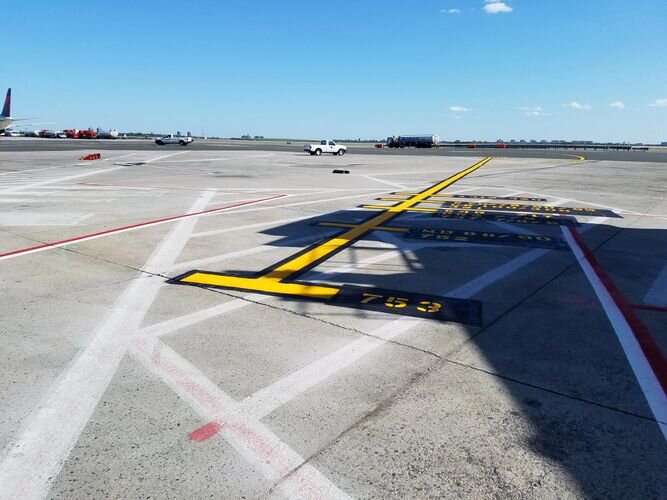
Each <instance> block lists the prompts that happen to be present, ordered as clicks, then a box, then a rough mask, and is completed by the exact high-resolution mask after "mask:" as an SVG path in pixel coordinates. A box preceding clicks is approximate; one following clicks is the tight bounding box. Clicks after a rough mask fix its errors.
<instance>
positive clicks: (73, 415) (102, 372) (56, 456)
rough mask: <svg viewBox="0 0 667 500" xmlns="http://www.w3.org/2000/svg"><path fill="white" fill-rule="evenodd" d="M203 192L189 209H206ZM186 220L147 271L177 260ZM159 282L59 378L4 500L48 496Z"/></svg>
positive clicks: (9, 456) (33, 419)
mask: <svg viewBox="0 0 667 500" xmlns="http://www.w3.org/2000/svg"><path fill="white" fill-rule="evenodd" d="M212 195H213V193H212V192H206V193H204V194H203V195H202V196H201V197H200V198H199V199H197V201H196V202H195V203H194V204H193V206H192V207H191V208H190V211H192V212H198V211H201V210H203V209H204V207H206V204H207V203H208V201H209V200H210V199H211V197H212ZM196 221H197V219H196V218H190V219H183V220H181V221H180V222H179V223H178V224H177V225H176V226H174V227H173V228H172V230H171V232H170V233H169V234H168V235H167V237H166V238H165V239H164V240H162V242H161V243H160V244H159V245H158V247H157V248H156V249H155V251H154V252H153V253H152V255H151V256H150V258H149V259H148V261H147V262H146V265H145V267H144V269H145V270H146V271H147V272H164V271H165V270H166V269H168V268H169V266H170V265H172V264H173V262H174V261H175V260H176V258H177V257H178V255H179V254H180V252H181V251H182V249H183V247H184V246H185V244H186V242H187V241H188V238H189V236H190V234H191V233H192V229H193V228H194V225H195V224H196ZM161 284H162V279H161V278H156V277H146V276H141V277H139V278H137V279H135V280H134V281H133V282H132V284H130V286H128V287H127V288H126V289H125V291H124V292H123V293H122V294H121V296H120V297H119V298H118V299H117V300H116V302H115V303H114V305H113V307H112V309H111V311H110V313H109V314H108V315H107V317H106V319H105V321H104V322H103V323H102V324H101V326H100V327H99V328H98V330H97V331H96V332H95V334H94V335H93V337H92V339H91V340H90V343H89V344H88V347H86V349H85V350H83V351H82V352H81V353H80V354H79V355H78V356H77V357H76V358H75V359H74V360H73V361H72V362H71V363H70V364H69V365H68V367H67V368H66V369H65V370H64V371H63V372H62V373H61V375H60V376H59V377H58V379H57V380H56V382H55V383H54V385H53V387H51V389H49V391H48V392H47V394H46V396H45V397H44V400H43V401H42V403H41V404H40V405H39V407H38V408H37V409H36V410H35V411H34V412H33V413H32V414H31V415H30V416H29V417H28V418H27V419H26V422H25V423H24V425H23V426H22V429H21V431H20V432H19V433H18V435H17V436H18V437H17V438H16V440H15V441H14V443H12V444H10V445H9V446H7V448H5V450H4V452H3V457H2V463H0V498H7V499H10V498H11V499H14V498H21V499H39V498H43V497H45V496H46V494H47V493H48V491H49V489H50V487H51V484H52V483H53V481H54V480H55V478H56V476H57V475H58V472H59V471H60V468H61V467H62V465H63V463H64V462H65V460H66V459H67V457H68V455H69V453H70V451H71V450H72V448H73V447H74V445H75V444H76V441H77V440H78V438H79V435H80V434H81V432H82V431H83V429H84V427H85V426H86V423H87V422H88V420H89V419H90V416H91V415H92V413H93V411H94V410H95V407H96V405H97V403H98V401H99V399H100V398H101V397H102V394H104V391H105V390H106V388H107V386H108V385H109V383H110V382H111V379H112V377H113V375H114V373H115V372H116V370H117V368H118V365H119V364H120V362H121V360H122V358H123V356H124V355H125V351H126V346H127V339H128V337H129V336H131V335H132V334H133V333H134V332H136V331H137V330H138V329H139V326H140V324H141V321H142V320H143V318H144V316H145V315H146V312H147V311H148V308H149V307H150V305H151V304H152V302H153V301H154V300H155V297H156V296H157V294H158V292H159V290H160V286H161Z"/></svg>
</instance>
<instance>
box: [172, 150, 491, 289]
mask: <svg viewBox="0 0 667 500" xmlns="http://www.w3.org/2000/svg"><path fill="white" fill-rule="evenodd" d="M490 160H491V158H484V159H483V160H481V161H479V162H477V163H475V164H474V165H472V166H470V167H468V168H466V169H464V170H461V171H460V172H457V173H456V174H454V175H452V176H450V177H448V178H447V179H445V180H443V181H440V182H438V183H436V184H434V185H432V186H431V187H429V188H427V189H425V190H424V191H421V192H420V193H417V194H416V195H415V196H413V197H411V198H409V199H407V200H403V201H401V202H400V203H398V204H396V205H394V206H391V207H382V210H383V212H382V213H381V214H379V215H375V216H372V217H371V218H369V219H368V220H366V221H363V222H361V223H359V224H357V225H355V226H354V227H351V228H349V229H347V230H346V231H343V232H341V233H339V234H338V235H335V236H333V237H331V238H329V239H327V240H326V241H324V242H322V243H319V244H317V245H315V246H313V247H310V248H306V249H304V250H302V251H301V252H298V253H297V254H296V255H293V256H291V257H289V258H287V259H286V260H285V261H283V262H280V263H278V264H276V265H275V266H273V267H272V268H269V269H267V270H265V271H263V272H261V273H259V275H257V276H254V277H241V276H232V275H228V274H222V273H212V272H206V271H197V270H194V271H190V272H188V273H185V274H183V275H181V276H177V277H175V278H173V279H172V280H170V282H172V283H184V284H190V285H200V286H212V287H219V288H227V289H235V290H245V291H251V292H261V293H267V294H273V295H283V296H295V297H302V298H308V299H315V300H331V299H333V298H334V297H335V296H336V295H337V294H338V293H339V292H340V291H341V288H340V287H336V286H328V285H319V284H309V283H298V282H295V281H293V280H294V279H296V278H297V277H298V276H300V275H302V274H303V273H305V272H306V271H308V270H310V269H312V268H313V267H315V266H317V265H318V264H320V263H322V262H323V261H325V260H327V259H329V258H330V257H332V256H333V255H335V254H336V253H338V252H340V251H342V250H344V249H345V248H347V247H349V246H351V245H352V244H354V243H355V242H356V241H358V240H359V239H361V238H362V237H363V236H365V235H367V234H368V233H370V232H371V231H374V230H375V229H377V228H378V227H379V226H380V225H381V224H384V223H385V222H388V221H390V220H392V219H394V218H396V217H397V216H398V215H400V214H401V213H404V212H405V211H408V210H412V209H413V208H414V206H415V205H417V204H419V203H421V202H422V201H424V200H426V199H428V198H429V197H431V196H432V195H434V194H436V193H438V192H440V191H442V190H443V189H445V188H447V187H448V186H451V185H452V184H454V183H455V182H457V181H458V180H460V179H462V178H463V177H465V176H467V175H468V174H470V173H472V172H474V171H475V170H477V169H479V168H481V167H483V166H484V165H486V164H487V163H488V162H489V161H490Z"/></svg>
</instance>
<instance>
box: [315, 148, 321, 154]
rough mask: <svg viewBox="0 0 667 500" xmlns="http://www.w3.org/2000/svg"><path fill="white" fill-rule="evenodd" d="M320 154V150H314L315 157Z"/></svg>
mask: <svg viewBox="0 0 667 500" xmlns="http://www.w3.org/2000/svg"><path fill="white" fill-rule="evenodd" d="M321 154H322V150H321V149H320V148H317V149H316V150H315V156H320V155H321Z"/></svg>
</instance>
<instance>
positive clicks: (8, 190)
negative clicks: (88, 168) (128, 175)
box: [0, 167, 125, 193]
mask: <svg viewBox="0 0 667 500" xmlns="http://www.w3.org/2000/svg"><path fill="white" fill-rule="evenodd" d="M122 168H125V167H113V168H107V169H104V170H95V171H92V172H86V173H83V174H77V175H69V176H67V177H58V178H55V179H49V180H45V181H39V182H34V183H32V184H23V185H21V186H15V187H11V188H6V189H3V190H1V191H0V193H16V192H19V191H25V190H28V189H33V188H36V187H41V186H47V185H49V184H55V183H57V182H66V181H71V180H74V179H81V178H83V177H90V176H91V175H99V174H104V173H106V172H113V171H114V170H120V169H122Z"/></svg>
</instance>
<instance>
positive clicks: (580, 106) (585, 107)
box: [563, 101, 592, 109]
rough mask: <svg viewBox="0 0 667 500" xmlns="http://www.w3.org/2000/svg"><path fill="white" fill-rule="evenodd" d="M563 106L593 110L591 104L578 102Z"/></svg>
mask: <svg viewBox="0 0 667 500" xmlns="http://www.w3.org/2000/svg"><path fill="white" fill-rule="evenodd" d="M563 106H565V107H566V108H570V109H591V107H592V106H591V105H590V104H579V103H578V102H577V101H572V102H568V103H567V104H563Z"/></svg>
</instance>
